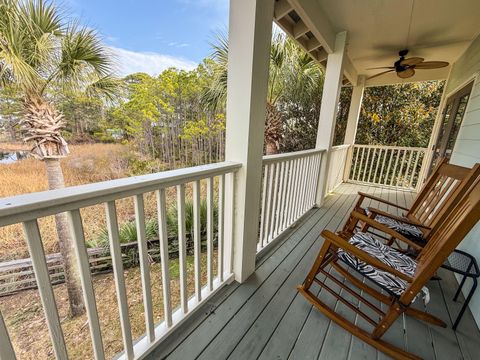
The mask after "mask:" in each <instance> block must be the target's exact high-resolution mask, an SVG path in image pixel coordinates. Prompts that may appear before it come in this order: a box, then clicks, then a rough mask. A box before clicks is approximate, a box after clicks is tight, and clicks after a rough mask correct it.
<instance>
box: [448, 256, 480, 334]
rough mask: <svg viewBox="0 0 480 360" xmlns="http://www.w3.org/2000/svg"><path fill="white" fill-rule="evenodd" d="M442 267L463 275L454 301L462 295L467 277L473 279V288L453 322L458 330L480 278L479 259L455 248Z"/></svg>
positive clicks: (454, 328)
mask: <svg viewBox="0 0 480 360" xmlns="http://www.w3.org/2000/svg"><path fill="white" fill-rule="evenodd" d="M442 267H443V268H444V269H447V270H450V271H452V272H454V273H456V274H460V275H462V276H463V278H462V281H461V282H460V285H459V286H458V289H457V292H456V293H455V296H454V297H453V301H457V298H458V295H460V292H461V291H462V288H463V285H464V284H465V280H467V278H471V279H472V281H473V285H472V288H471V289H470V292H469V293H468V295H467V297H466V299H465V302H464V303H463V306H462V309H461V310H460V312H459V313H458V316H457V318H456V320H455V323H454V324H453V330H456V329H457V326H458V324H459V323H460V320H461V319H462V316H463V313H464V312H465V310H466V309H467V306H468V303H469V302H470V300H471V299H472V296H473V294H474V293H475V289H476V288H477V282H478V278H479V277H480V270H479V269H478V264H477V260H476V259H475V258H474V257H473V256H472V255H470V254H469V253H466V252H465V251H462V250H454V251H453V252H452V253H451V254H450V256H449V257H448V260H447V261H446V262H445V263H444V264H443V265H442Z"/></svg>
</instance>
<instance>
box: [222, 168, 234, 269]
mask: <svg viewBox="0 0 480 360" xmlns="http://www.w3.org/2000/svg"><path fill="white" fill-rule="evenodd" d="M234 199H235V174H233V173H228V174H226V176H225V219H224V229H225V230H224V240H223V241H224V252H225V256H224V259H223V261H224V269H225V270H226V271H228V273H229V274H231V273H232V272H233V261H232V259H233V216H234V211H235V205H234Z"/></svg>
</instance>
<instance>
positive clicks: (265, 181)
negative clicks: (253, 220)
mask: <svg viewBox="0 0 480 360" xmlns="http://www.w3.org/2000/svg"><path fill="white" fill-rule="evenodd" d="M263 168H264V170H263V191H262V209H261V215H260V237H259V243H258V245H259V248H263V247H264V243H265V242H264V238H265V222H266V215H267V196H268V194H267V189H268V169H269V166H268V165H265V166H264V167H263Z"/></svg>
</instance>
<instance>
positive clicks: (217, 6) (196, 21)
mask: <svg viewBox="0 0 480 360" xmlns="http://www.w3.org/2000/svg"><path fill="white" fill-rule="evenodd" d="M228 3H229V1H228V0H63V3H62V6H63V7H64V8H65V10H66V11H67V13H68V14H69V15H70V16H71V17H72V18H75V19H78V20H79V21H80V23H81V24H82V25H85V26H87V27H89V28H93V29H95V30H97V31H98V33H99V34H100V35H101V37H102V39H103V41H104V43H105V44H106V45H107V46H108V47H110V48H111V51H112V52H113V54H114V56H115V58H116V62H117V63H118V66H117V69H116V72H117V74H118V75H122V76H123V75H127V74H131V73H134V72H146V73H149V74H151V75H158V74H159V73H160V72H162V71H163V70H165V69H166V68H169V67H172V66H174V67H177V68H180V69H186V70H189V69H193V68H194V67H195V66H196V65H197V64H198V63H199V62H201V61H202V59H203V58H205V57H207V56H209V55H210V53H211V47H210V42H212V41H213V40H214V37H215V33H217V32H219V31H223V32H226V31H227V28H228Z"/></svg>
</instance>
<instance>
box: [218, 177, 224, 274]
mask: <svg viewBox="0 0 480 360" xmlns="http://www.w3.org/2000/svg"><path fill="white" fill-rule="evenodd" d="M224 204H225V175H223V174H222V175H220V176H219V181H218V239H217V252H218V264H217V269H218V278H219V280H220V282H223V279H224V275H223V271H224V270H223V256H224V255H223V252H224V250H223V248H224V246H223V245H224V244H223V235H224V234H223V232H224V230H223V228H224V227H223V222H224V217H225V205H224Z"/></svg>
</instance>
